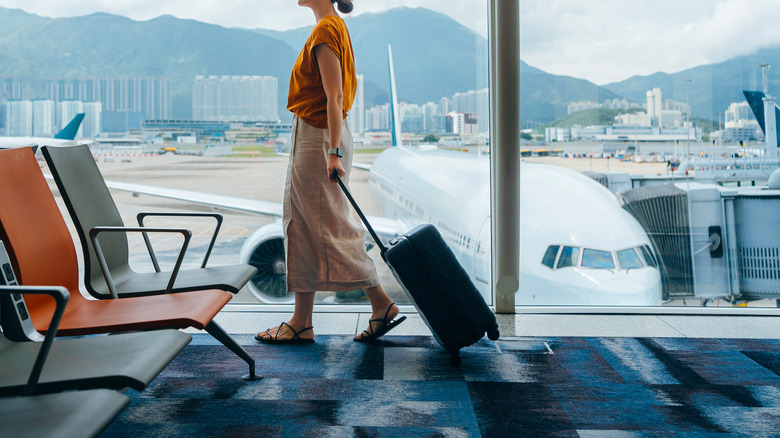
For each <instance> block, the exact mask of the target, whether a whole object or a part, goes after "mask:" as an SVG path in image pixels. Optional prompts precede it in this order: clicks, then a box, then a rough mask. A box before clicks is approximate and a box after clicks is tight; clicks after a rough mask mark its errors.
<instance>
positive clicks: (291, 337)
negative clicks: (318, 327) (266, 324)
mask: <svg viewBox="0 0 780 438" xmlns="http://www.w3.org/2000/svg"><path fill="white" fill-rule="evenodd" d="M255 340H257V341H260V342H263V343H266V344H312V343H314V327H304V328H302V329H300V330H295V328H294V327H293V326H292V325H290V324H289V323H286V322H283V323H281V324H279V325H278V326H276V327H272V328H269V329H267V330H266V331H264V332H260V333H258V334H257V335H255Z"/></svg>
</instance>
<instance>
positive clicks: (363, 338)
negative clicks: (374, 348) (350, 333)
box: [352, 303, 406, 342]
mask: <svg viewBox="0 0 780 438" xmlns="http://www.w3.org/2000/svg"><path fill="white" fill-rule="evenodd" d="M393 306H396V307H398V305H397V304H395V303H390V305H389V306H388V307H387V312H385V317H384V318H383V319H369V320H368V330H371V331H370V332H369V331H368V330H363V333H361V334H360V337H359V338H352V340H353V341H355V342H368V341H373V340H374V339H378V338H380V337H382V336H384V335H385V334H386V333H387V332H389V331H390V330H392V329H394V328H395V326H397V325H398V324H400V323H402V322H404V321H405V320H406V317H405V316H402V317H400V318H398V319H395V320H392V321H388V320H387V314H388V313H390V309H392V308H393ZM374 322H381V323H382V325H380V326H379V328H378V329H376V330H374V325H373V324H372V323H374Z"/></svg>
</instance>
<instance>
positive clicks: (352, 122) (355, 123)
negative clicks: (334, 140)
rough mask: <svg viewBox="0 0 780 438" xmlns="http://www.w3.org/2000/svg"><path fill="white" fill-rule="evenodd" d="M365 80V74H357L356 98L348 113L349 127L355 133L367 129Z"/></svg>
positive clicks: (360, 132)
mask: <svg viewBox="0 0 780 438" xmlns="http://www.w3.org/2000/svg"><path fill="white" fill-rule="evenodd" d="M363 82H364V80H363V75H357V90H356V91H355V100H354V101H353V102H352V109H350V110H349V114H348V115H347V123H349V129H350V131H352V133H353V134H362V133H363V132H365V131H366V118H365V116H366V105H365V91H364V85H363Z"/></svg>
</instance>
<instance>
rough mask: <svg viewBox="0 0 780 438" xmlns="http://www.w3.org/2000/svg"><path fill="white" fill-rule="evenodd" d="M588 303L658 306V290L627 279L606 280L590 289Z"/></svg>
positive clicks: (659, 293) (659, 299)
mask: <svg viewBox="0 0 780 438" xmlns="http://www.w3.org/2000/svg"><path fill="white" fill-rule="evenodd" d="M588 302H589V303H590V304H591V305H600V306H660V305H661V291H660V288H658V287H655V286H649V285H647V284H645V283H643V282H641V281H636V280H632V279H628V278H620V279H614V280H607V281H605V282H603V283H601V284H599V285H597V286H594V287H592V288H591V289H590V292H589V293H588Z"/></svg>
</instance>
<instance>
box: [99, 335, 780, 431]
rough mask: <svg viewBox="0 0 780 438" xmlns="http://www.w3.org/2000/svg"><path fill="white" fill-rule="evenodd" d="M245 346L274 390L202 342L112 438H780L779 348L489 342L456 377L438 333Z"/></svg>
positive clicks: (470, 354) (639, 341)
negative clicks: (365, 340) (360, 340)
mask: <svg viewBox="0 0 780 438" xmlns="http://www.w3.org/2000/svg"><path fill="white" fill-rule="evenodd" d="M236 338H237V339H238V341H239V342H240V343H242V344H243V345H245V347H246V349H247V351H248V352H249V354H250V355H252V357H254V358H255V359H256V361H257V370H258V373H259V374H260V375H262V376H263V377H264V378H263V379H262V380H259V381H253V382H247V381H244V380H242V379H241V378H240V376H242V375H243V374H246V364H245V363H244V362H243V361H241V360H240V359H239V358H237V357H236V356H234V355H233V354H231V353H230V352H229V351H228V350H227V349H225V348H224V347H223V346H221V345H220V344H218V343H216V342H215V341H214V340H213V339H211V338H210V337H209V336H207V335H200V334H196V335H194V336H193V342H192V343H191V344H190V345H189V346H188V347H187V348H185V349H184V351H182V353H181V354H179V356H177V357H176V358H175V359H174V360H173V362H171V363H170V365H169V366H168V367H167V368H166V369H165V370H163V372H162V373H161V374H160V375H159V376H158V377H157V378H156V379H155V380H154V381H153V382H152V384H151V385H150V386H149V387H148V388H147V389H146V390H144V391H141V392H137V391H133V390H127V391H126V393H127V394H128V395H129V396H130V397H131V403H130V406H129V407H128V408H127V409H125V410H124V411H123V412H122V414H121V415H120V416H119V417H118V418H117V419H116V420H115V421H114V422H113V423H112V424H111V425H110V426H109V427H108V428H107V429H106V431H105V432H104V434H103V436H105V437H140V436H143V437H195V436H197V437H200V436H208V437H211V436H225V437H230V438H239V437H249V436H252V437H316V438H327V437H408V436H415V437H418V436H419V437H478V436H487V437H500V438H506V437H515V436H519V437H525V436H530V437H533V436H561V437H647V436H650V437H653V436H659V437H668V436H675V437H677V436H679V437H710V436H711V437H722V436H780V341H779V340H771V339H768V340H767V339H762V340H751V339H744V340H735V339H729V340H719V339H689V338H658V339H654V338H504V339H501V340H499V341H497V342H492V341H489V340H487V339H483V340H481V341H479V342H478V343H477V344H475V345H473V346H471V347H468V348H465V349H463V350H462V351H461V358H462V360H463V362H462V365H461V366H460V367H452V366H450V365H449V363H448V357H449V356H448V354H447V353H446V352H445V351H444V350H443V349H442V348H441V347H440V346H439V345H438V344H437V343H436V341H435V340H434V339H433V338H432V337H426V336H387V337H385V338H384V339H383V340H381V341H379V342H376V343H372V344H363V343H355V342H352V339H351V337H349V336H336V335H333V336H322V335H320V336H318V337H317V342H316V343H315V344H312V345H298V346H294V345H288V346H269V345H262V344H258V343H256V342H255V341H254V340H252V338H251V336H243V335H241V336H237V337H236Z"/></svg>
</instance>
